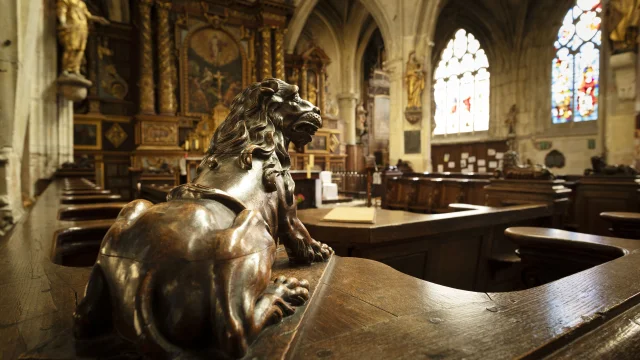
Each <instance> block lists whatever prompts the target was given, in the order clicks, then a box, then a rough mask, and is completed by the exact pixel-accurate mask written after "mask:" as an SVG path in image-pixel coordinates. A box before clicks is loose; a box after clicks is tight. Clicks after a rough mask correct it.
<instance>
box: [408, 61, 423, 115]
mask: <svg viewBox="0 0 640 360" xmlns="http://www.w3.org/2000/svg"><path fill="white" fill-rule="evenodd" d="M405 82H406V85H407V92H408V101H407V108H410V109H411V108H421V107H422V91H423V90H424V70H423V69H422V64H421V63H420V62H418V60H417V59H416V54H415V52H412V53H411V54H410V55H409V61H407V74H406V75H405Z"/></svg>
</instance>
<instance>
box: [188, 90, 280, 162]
mask: <svg viewBox="0 0 640 360" xmlns="http://www.w3.org/2000/svg"><path fill="white" fill-rule="evenodd" d="M265 84H270V85H271V88H270V89H272V90H273V92H265V91H264V89H265ZM286 86H290V85H289V84H287V83H285V82H284V81H281V80H278V79H266V80H264V81H263V82H262V83H253V84H251V85H250V86H249V87H248V88H246V89H245V90H244V91H243V92H242V93H240V94H238V95H237V96H236V97H235V98H234V99H233V102H232V103H231V109H230V112H229V115H228V116H227V118H226V119H225V120H224V122H222V124H221V125H220V126H219V127H218V129H216V131H215V133H214V134H213V137H212V138H211V143H210V144H209V148H208V150H207V155H206V156H205V158H204V159H203V161H202V163H201V164H200V166H199V169H198V170H199V172H200V171H201V170H202V169H203V168H204V166H208V167H209V168H211V169H215V168H216V167H217V166H218V164H219V163H220V162H222V161H224V160H227V159H230V158H234V157H238V162H239V165H240V167H242V168H243V169H251V161H252V159H253V155H254V154H255V155H257V156H259V157H261V158H264V159H268V158H269V157H271V155H272V154H273V153H274V152H275V153H276V154H277V155H278V158H279V160H280V162H281V164H282V166H283V167H285V166H288V165H289V164H290V160H289V156H288V153H287V150H286V149H285V148H284V139H283V135H282V119H281V118H280V117H279V116H278V115H277V113H274V112H272V111H271V109H273V107H274V106H276V105H278V104H279V103H282V98H281V97H280V96H278V89H280V88H284V87H286Z"/></svg>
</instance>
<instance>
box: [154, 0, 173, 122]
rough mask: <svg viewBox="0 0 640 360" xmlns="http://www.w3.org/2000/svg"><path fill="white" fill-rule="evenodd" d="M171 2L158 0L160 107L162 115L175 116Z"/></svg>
mask: <svg viewBox="0 0 640 360" xmlns="http://www.w3.org/2000/svg"><path fill="white" fill-rule="evenodd" d="M170 9H171V2H170V1H167V0H156V11H157V14H158V59H159V61H160V63H159V64H158V79H159V80H158V81H159V83H160V84H159V85H160V88H159V89H158V92H159V95H158V102H159V104H158V106H159V109H160V114H161V115H170V116H173V115H175V114H176V94H175V84H174V82H173V74H174V71H175V69H174V68H175V62H174V59H173V42H172V41H171V29H170V27H169V10H170Z"/></svg>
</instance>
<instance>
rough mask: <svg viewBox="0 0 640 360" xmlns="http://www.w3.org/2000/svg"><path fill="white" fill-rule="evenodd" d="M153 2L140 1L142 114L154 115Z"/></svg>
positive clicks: (150, 0) (147, 0)
mask: <svg viewBox="0 0 640 360" xmlns="http://www.w3.org/2000/svg"><path fill="white" fill-rule="evenodd" d="M152 5H153V0H140V1H139V2H138V6H139V10H140V44H139V47H140V81H139V83H138V87H139V88H140V114H146V115H153V114H155V113H156V110H155V96H154V91H153V88H154V83H153V40H152V38H151V6H152Z"/></svg>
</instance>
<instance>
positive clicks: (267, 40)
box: [260, 27, 273, 80]
mask: <svg viewBox="0 0 640 360" xmlns="http://www.w3.org/2000/svg"><path fill="white" fill-rule="evenodd" d="M260 35H261V36H262V44H261V48H262V51H261V58H262V66H261V75H262V77H261V79H260V80H262V79H266V78H270V77H273V72H272V69H271V28H269V27H263V28H262V29H261V30H260Z"/></svg>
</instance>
